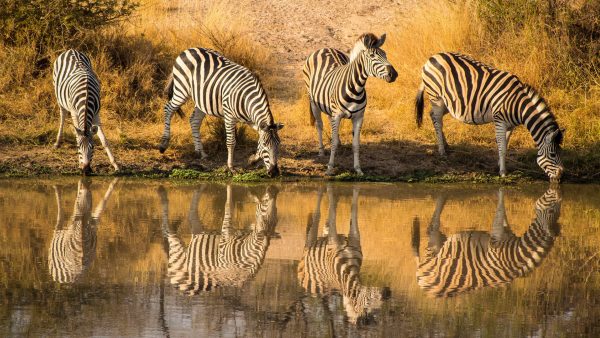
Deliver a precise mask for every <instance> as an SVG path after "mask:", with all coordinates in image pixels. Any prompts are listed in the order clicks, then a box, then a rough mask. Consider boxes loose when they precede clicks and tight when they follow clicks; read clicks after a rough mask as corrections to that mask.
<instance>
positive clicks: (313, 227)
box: [304, 187, 323, 248]
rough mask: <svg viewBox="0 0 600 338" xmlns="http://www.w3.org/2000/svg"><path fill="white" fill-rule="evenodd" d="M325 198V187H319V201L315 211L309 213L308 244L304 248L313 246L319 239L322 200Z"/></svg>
mask: <svg viewBox="0 0 600 338" xmlns="http://www.w3.org/2000/svg"><path fill="white" fill-rule="evenodd" d="M322 200H323V187H319V191H318V193H317V203H316V205H315V211H314V213H312V214H309V215H308V224H307V225H306V244H305V245H304V248H311V247H312V246H314V245H315V243H316V241H317V234H318V232H319V223H321V201H322Z"/></svg>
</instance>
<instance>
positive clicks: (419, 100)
mask: <svg viewBox="0 0 600 338" xmlns="http://www.w3.org/2000/svg"><path fill="white" fill-rule="evenodd" d="M423 91H425V85H424V84H423V82H421V85H420V86H419V91H418V92H417V97H416V98H415V113H416V117H417V127H419V128H421V125H422V124H423V105H424V103H423Z"/></svg>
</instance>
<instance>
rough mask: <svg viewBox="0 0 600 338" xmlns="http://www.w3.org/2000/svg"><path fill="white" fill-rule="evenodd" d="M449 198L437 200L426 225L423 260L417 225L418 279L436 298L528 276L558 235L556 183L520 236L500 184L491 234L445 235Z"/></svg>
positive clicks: (463, 233) (415, 236) (543, 197)
mask: <svg viewBox="0 0 600 338" xmlns="http://www.w3.org/2000/svg"><path fill="white" fill-rule="evenodd" d="M445 202H446V199H445V198H444V197H440V198H438V200H437V203H436V208H435V212H434V214H433V217H432V219H431V222H430V224H429V227H428V228H427V233H428V237H429V244H428V247H427V251H426V255H425V258H424V259H422V260H421V259H420V258H419V236H418V233H419V221H418V219H415V221H414V222H415V223H414V224H413V251H414V253H415V257H416V258H417V283H418V284H419V286H420V287H421V288H423V289H424V290H425V291H426V292H427V293H428V294H430V295H433V296H436V297H451V296H454V295H457V294H460V293H463V292H468V291H471V290H474V289H479V288H483V287H496V286H500V285H503V284H506V283H510V282H512V281H513V280H514V279H515V278H518V277H523V276H526V275H527V274H528V273H530V272H531V271H533V270H534V269H535V268H536V267H538V266H539V265H540V264H541V263H542V260H543V259H544V258H545V257H546V255H548V253H549V252H550V249H551V248H552V245H553V244H554V240H555V238H556V236H558V234H559V227H558V223H557V222H558V218H559V216H560V204H561V199H560V196H559V192H558V190H555V189H552V188H551V189H548V190H547V191H546V193H545V194H544V195H543V196H542V197H540V198H539V199H538V200H537V201H536V203H535V213H536V218H535V219H534V220H533V223H532V224H531V225H530V226H529V228H528V229H527V231H526V232H525V233H524V234H523V235H522V236H521V237H517V236H515V235H514V234H513V233H512V231H510V229H509V228H508V221H507V219H506V212H505V209H504V194H503V191H502V189H501V190H500V192H499V193H498V207H497V209H496V216H495V217H494V222H493V224H492V231H491V232H490V233H488V232H483V231H465V232H459V233H457V234H454V235H451V236H450V237H448V238H446V236H445V235H444V234H442V233H441V232H440V229H439V228H440V215H441V213H442V210H443V208H444V204H445Z"/></svg>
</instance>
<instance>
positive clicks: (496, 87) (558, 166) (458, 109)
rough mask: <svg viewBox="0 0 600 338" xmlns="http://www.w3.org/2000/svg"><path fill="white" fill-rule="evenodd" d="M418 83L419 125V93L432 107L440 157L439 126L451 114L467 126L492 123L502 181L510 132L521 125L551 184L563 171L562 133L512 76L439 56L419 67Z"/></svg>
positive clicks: (447, 55)
mask: <svg viewBox="0 0 600 338" xmlns="http://www.w3.org/2000/svg"><path fill="white" fill-rule="evenodd" d="M421 77H422V82H421V85H420V86H419V91H418V93H417V97H416V100H415V107H416V115H417V125H418V126H421V124H422V121H423V92H424V91H426V92H427V95H428V96H429V100H430V101H431V112H430V116H431V120H432V122H433V127H434V128H435V132H436V135H437V145H438V150H439V153H440V155H442V156H443V155H445V154H446V147H447V146H448V143H447V142H446V138H445V136H444V133H443V131H442V125H443V124H442V120H443V117H444V115H445V114H447V113H450V114H451V115H452V116H453V117H454V118H456V119H458V120H459V121H462V122H464V123H468V124H475V125H479V124H484V123H491V122H493V123H494V126H495V127H496V142H497V144H498V154H499V161H498V165H499V167H500V176H505V175H506V164H505V157H506V149H507V147H508V141H509V139H510V135H511V133H512V130H513V129H514V128H515V127H516V126H518V125H521V124H522V125H524V126H525V127H526V128H527V129H528V130H529V133H530V134H531V136H532V137H533V140H534V142H535V144H536V145H537V148H538V154H537V163H538V165H539V166H540V167H541V168H542V169H543V170H544V172H545V173H546V174H547V175H548V176H549V177H550V180H551V181H553V182H558V181H559V180H560V178H561V176H562V174H563V171H564V167H563V165H562V161H561V160H560V152H561V147H560V145H561V142H562V139H563V133H564V129H560V128H559V126H558V124H557V123H556V120H555V118H554V116H553V115H552V113H551V112H550V109H549V108H548V106H547V105H546V102H545V101H544V99H543V98H542V97H541V96H540V95H539V94H538V93H537V91H535V90H534V89H533V88H532V87H530V86H528V85H526V84H524V83H523V82H521V81H520V80H519V78H517V77H516V76H515V75H513V74H511V73H509V72H505V71H501V70H498V69H494V68H492V67H490V66H487V65H484V64H483V63H481V62H479V61H476V60H474V59H472V58H470V57H468V56H465V55H462V54H457V53H439V54H435V55H433V56H431V57H430V58H429V60H428V61H427V63H425V65H424V66H423V71H422V74H421Z"/></svg>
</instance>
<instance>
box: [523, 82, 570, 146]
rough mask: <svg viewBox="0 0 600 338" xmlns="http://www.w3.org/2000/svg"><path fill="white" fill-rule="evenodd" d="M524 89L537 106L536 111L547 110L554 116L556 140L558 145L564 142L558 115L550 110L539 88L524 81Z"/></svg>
mask: <svg viewBox="0 0 600 338" xmlns="http://www.w3.org/2000/svg"><path fill="white" fill-rule="evenodd" d="M523 90H524V91H525V94H526V95H527V97H528V98H529V99H530V100H531V102H532V103H533V104H534V105H535V106H536V108H535V109H536V111H538V112H542V111H544V110H545V112H546V113H548V114H550V116H552V119H553V120H554V121H553V122H554V123H553V125H554V127H555V130H558V134H557V135H556V138H555V139H554V142H555V143H556V144H558V145H560V144H562V141H563V131H562V130H561V129H560V128H559V126H558V123H557V122H556V116H554V114H553V113H552V111H551V110H550V107H548V104H547V103H546V100H544V98H543V97H542V96H541V95H540V93H539V92H538V90H537V89H535V88H534V87H533V86H531V85H529V84H526V83H523Z"/></svg>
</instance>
